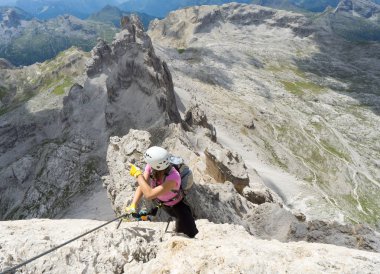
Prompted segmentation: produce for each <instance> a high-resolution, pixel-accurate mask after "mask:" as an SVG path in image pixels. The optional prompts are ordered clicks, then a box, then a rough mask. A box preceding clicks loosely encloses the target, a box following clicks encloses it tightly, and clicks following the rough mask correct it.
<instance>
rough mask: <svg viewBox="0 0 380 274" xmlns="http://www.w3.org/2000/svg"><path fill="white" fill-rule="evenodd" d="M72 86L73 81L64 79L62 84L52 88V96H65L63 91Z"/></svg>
mask: <svg viewBox="0 0 380 274" xmlns="http://www.w3.org/2000/svg"><path fill="white" fill-rule="evenodd" d="M72 85H73V81H72V80H71V79H68V78H65V79H64V80H63V83H62V84H60V85H58V86H56V87H55V88H54V90H53V91H52V94H55V95H63V94H65V89H66V88H68V87H70V86H72Z"/></svg>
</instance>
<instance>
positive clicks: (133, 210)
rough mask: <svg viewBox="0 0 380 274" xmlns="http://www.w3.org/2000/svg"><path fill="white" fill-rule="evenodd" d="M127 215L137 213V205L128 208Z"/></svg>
mask: <svg viewBox="0 0 380 274" xmlns="http://www.w3.org/2000/svg"><path fill="white" fill-rule="evenodd" d="M125 213H127V214H132V213H136V204H133V203H132V204H131V205H130V206H127V207H126V208H125Z"/></svg>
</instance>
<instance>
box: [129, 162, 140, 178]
mask: <svg viewBox="0 0 380 274" xmlns="http://www.w3.org/2000/svg"><path fill="white" fill-rule="evenodd" d="M128 165H129V168H130V169H129V174H131V175H132V176H133V177H135V178H137V177H139V175H141V174H142V171H141V169H139V168H138V167H137V166H135V165H134V164H131V163H129V164H128Z"/></svg>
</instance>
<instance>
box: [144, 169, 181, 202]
mask: <svg viewBox="0 0 380 274" xmlns="http://www.w3.org/2000/svg"><path fill="white" fill-rule="evenodd" d="M145 172H146V173H148V174H149V175H150V174H152V167H151V166H150V165H149V164H148V165H146V167H145ZM149 178H150V180H149V182H150V186H151V187H152V188H155V187H156V186H159V185H162V184H163V183H164V182H162V180H157V181H156V180H155V179H153V178H151V177H149ZM164 180H165V182H166V181H175V183H176V184H175V189H174V191H179V189H180V187H181V175H179V173H178V171H177V170H176V169H175V168H174V167H172V169H171V170H170V173H169V175H168V176H166V177H165V178H164ZM177 196H178V193H176V192H172V191H169V192H167V193H165V194H162V195H160V196H157V199H159V200H160V201H162V202H164V204H165V205H167V206H173V205H175V204H177V203H178V202H180V201H181V198H182V197H181V195H180V196H178V199H176V200H174V201H170V200H171V199H173V198H174V197H177ZM165 201H170V202H166V203H165Z"/></svg>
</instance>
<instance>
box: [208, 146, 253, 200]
mask: <svg viewBox="0 0 380 274" xmlns="http://www.w3.org/2000/svg"><path fill="white" fill-rule="evenodd" d="M205 156H206V166H207V168H206V170H207V172H208V173H209V174H210V175H211V176H212V177H213V178H214V179H215V180H216V181H217V182H220V183H223V182H225V181H230V182H232V184H233V185H234V186H235V188H236V190H237V191H238V192H239V193H242V191H243V189H244V187H246V186H248V185H249V177H248V173H247V167H246V166H245V164H244V161H243V159H242V157H241V156H240V155H238V154H236V153H233V152H231V151H230V150H228V149H225V148H223V147H222V146H221V145H219V144H212V145H210V146H208V147H207V149H206V150H205Z"/></svg>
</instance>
